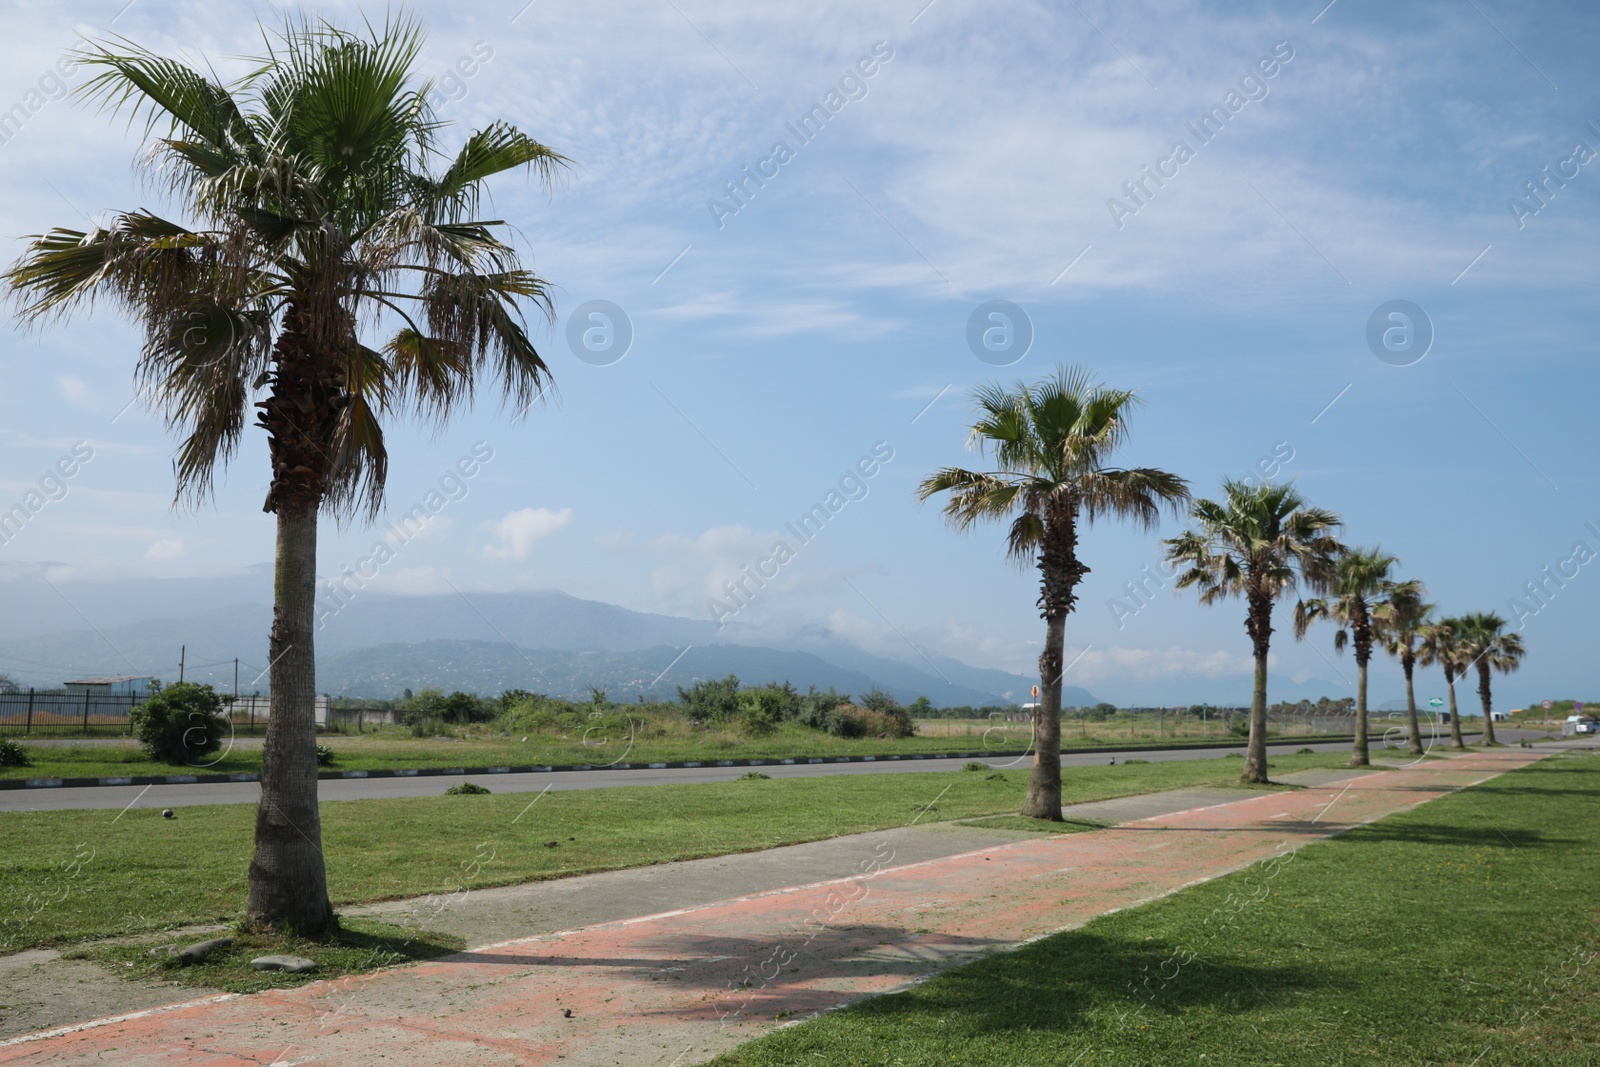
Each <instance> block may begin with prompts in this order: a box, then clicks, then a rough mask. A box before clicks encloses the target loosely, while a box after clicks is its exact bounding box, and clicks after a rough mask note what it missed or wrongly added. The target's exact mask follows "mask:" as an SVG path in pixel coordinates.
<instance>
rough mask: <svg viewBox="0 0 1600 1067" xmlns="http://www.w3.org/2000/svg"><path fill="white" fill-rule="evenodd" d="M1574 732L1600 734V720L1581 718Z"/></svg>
mask: <svg viewBox="0 0 1600 1067" xmlns="http://www.w3.org/2000/svg"><path fill="white" fill-rule="evenodd" d="M1573 732H1575V733H1580V734H1600V720H1596V719H1579V720H1578V722H1577V724H1576V725H1575V727H1574V731H1573Z"/></svg>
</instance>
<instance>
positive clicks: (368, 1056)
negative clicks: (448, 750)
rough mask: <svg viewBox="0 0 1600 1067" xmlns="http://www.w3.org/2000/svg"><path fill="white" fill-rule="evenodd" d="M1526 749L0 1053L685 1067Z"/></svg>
mask: <svg viewBox="0 0 1600 1067" xmlns="http://www.w3.org/2000/svg"><path fill="white" fill-rule="evenodd" d="M1537 758H1539V757H1538V756H1537V755H1536V754H1533V753H1529V752H1524V751H1520V750H1511V751H1494V752H1485V753H1472V754H1469V755H1465V756H1461V757H1458V758H1455V759H1451V760H1448V761H1428V762H1426V763H1422V764H1419V765H1418V766H1416V767H1413V768H1408V769H1402V770H1392V771H1385V772H1382V773H1378V774H1373V775H1369V776H1366V777H1362V778H1357V779H1353V780H1351V781H1349V782H1348V783H1344V784H1340V785H1335V786H1330V787H1323V788H1315V789H1305V790H1300V791H1298V792H1293V793H1265V794H1258V795H1254V796H1250V797H1248V798H1246V799H1242V800H1237V801H1232V802H1229V803H1226V804H1221V805H1218V806H1216V807H1209V808H1200V809H1196V810H1193V811H1189V812H1180V813H1178V814H1175V815H1165V816H1158V817H1156V818H1152V819H1146V820H1141V821H1139V822H1135V823H1129V824H1127V825H1124V826H1121V827H1117V828H1114V829H1110V830H1104V831H1098V832H1094V833H1085V834H1068V835H1059V836H1058V835H1039V836H1038V837H1036V838H1030V839H1027V840H1020V841H1017V842H1014V843H1010V844H1005V845H1000V846H997V847H994V848H988V849H984V850H982V851H980V852H974V853H968V854H965V855H959V856H951V857H948V858H945V859H940V860H934V861H930V862H927V863H922V864H917V865H913V866H904V867H898V868H897V867H892V866H889V864H891V863H892V861H893V860H892V849H889V848H888V846H887V845H885V844H881V843H880V844H878V845H876V846H873V845H872V844H871V838H870V837H869V838H867V839H865V840H864V842H863V847H862V857H861V864H860V866H859V868H858V869H859V870H860V871H861V874H860V876H858V877H856V878H853V879H848V880H844V881H839V882H831V883H822V884H818V885H811V886H800V887H796V888H793V889H785V890H780V891H778V892H773V893H766V894H761V895H758V896H753V897H740V898H737V899H732V900H727V901H723V902H721V903H717V904H711V905H707V906H705V907H698V908H693V909H688V910H685V911H680V912H668V913H665V914H661V915H651V916H644V917H641V918H637V919H630V920H627V921H625V922H620V923H610V924H606V925H602V926H595V927H588V928H585V929H581V930H571V931H566V932H564V933H559V934H553V935H549V936H541V937H534V938H528V939H524V940H518V941H512V942H507V943H504V944H499V945H489V946H486V947H484V948H480V949H477V950H473V951H469V952H464V953H461V954H458V955H456V956H451V957H448V958H445V959H441V960H436V961H433V962H429V963H424V964H418V965H415V966H410V967H404V968H399V969H396V970H391V971H385V972H381V973H378V974H375V975H364V976H358V977H351V978H346V979H340V980H337V981H328V982H317V983H314V984H312V985H308V986H304V987H301V988H298V989H294V990H286V991H275V992H269V993H260V994H255V995H252V996H224V997H213V998H208V999H206V1000H203V1001H198V1002H191V1003H188V1004H184V1005H177V1006H174V1007H171V1008H166V1009H157V1010H155V1011H153V1012H146V1013H140V1014H139V1015H136V1016H132V1017H124V1018H121V1019H116V1020H109V1021H101V1022H99V1023H88V1024H84V1025H82V1026H77V1027H71V1028H67V1029H65V1030H63V1031H54V1032H49V1033H46V1034H42V1035H31V1036H27V1037H22V1038H16V1039H13V1040H12V1041H9V1042H6V1043H4V1044H0V1065H5V1064H89V1063H96V1064H99V1063H105V1062H107V1061H108V1060H114V1061H115V1062H118V1063H121V1064H130V1065H162V1067H169V1065H174V1064H207V1065H219V1067H220V1065H234V1064H254V1065H260V1064H284V1065H287V1064H298V1063H327V1064H340V1065H343V1064H372V1063H380V1062H382V1063H388V1064H426V1065H431V1064H449V1065H452V1067H457V1065H461V1067H465V1065H477V1064H530V1065H532V1064H553V1063H555V1062H557V1060H558V1058H560V1059H561V1062H563V1063H565V1064H573V1065H590V1064H595V1065H598V1064H627V1065H630V1067H632V1065H639V1064H661V1065H663V1067H666V1065H678V1067H682V1065H685V1064H689V1063H697V1062H702V1061H704V1060H706V1059H709V1058H711V1056H712V1055H714V1054H715V1053H717V1052H721V1051H724V1050H726V1049H728V1048H730V1047H732V1046H733V1045H736V1044H738V1043H740V1042H742V1041H745V1040H748V1039H750V1038H753V1037H756V1036H759V1035H760V1034H762V1033H765V1032H767V1031H768V1030H770V1029H771V1028H772V1027H773V1026H775V1025H777V1024H776V1023H775V1021H774V1020H775V1018H777V1017H780V1016H781V1017H783V1018H788V1017H790V1015H794V1016H804V1015H806V1014H809V1013H811V1012H815V1011H819V1010H822V1009H826V1008H830V1007H833V1006H835V1005H838V1004H841V1003H845V1002H848V1001H851V1000H855V999H858V998H860V997H862V996H866V995H869V994H873V993H881V992H884V991H887V990H890V989H894V988H896V987H899V986H903V985H905V984H906V983H908V982H911V981H914V980H918V979H921V978H924V977H926V976H928V975H930V974H932V973H934V972H935V971H938V970H940V969H942V968H944V967H948V966H951V965H952V964H954V963H958V962H961V961H962V960H963V959H967V958H971V957H972V956H974V955H976V954H981V953H983V952H986V951H991V950H993V949H995V948H999V947H1003V946H1007V945H1013V944H1015V943H1017V942H1019V941H1023V940H1026V939H1028V938H1033V937H1037V936H1039V935H1042V934H1045V933H1048V932H1051V931H1055V930H1060V929H1063V928H1066V927H1070V926H1075V925H1078V924H1081V923H1083V922H1086V921H1088V920H1089V919H1091V918H1093V917H1094V916H1096V915H1101V914H1104V913H1106V912H1108V911H1111V910H1113V909H1116V908H1121V907H1126V906H1128V905H1130V904H1135V903H1139V902H1141V901H1146V900H1149V899H1152V898H1154V897H1157V896H1161V895H1163V894H1166V893H1169V892H1172V891H1174V890H1177V889H1180V888H1182V887H1184V886H1186V885H1190V884H1192V883H1194V882H1197V881H1203V880H1206V879H1209V878H1214V877H1216V876H1218V875H1220V874H1223V873H1226V872H1228V871H1231V870H1235V869H1237V868H1239V867H1242V866H1245V865H1248V864H1250V863H1253V862H1255V861H1257V860H1261V859H1264V858H1267V857H1270V856H1272V855H1274V854H1275V853H1277V854H1280V855H1281V854H1282V853H1283V852H1285V851H1287V850H1288V849H1290V848H1294V847H1297V846H1298V845H1300V844H1302V843H1306V842H1308V841H1313V840H1317V839H1318V838H1321V837H1323V836H1327V835H1331V834H1334V833H1338V832H1340V831H1342V830H1346V829H1349V828H1350V827H1352V826H1355V825H1358V824H1360V823H1363V822H1370V821H1372V820H1373V819H1376V818H1381V817H1382V816H1384V815H1388V814H1391V813H1393V812H1396V811H1401V810H1404V809H1406V808H1410V807H1413V806H1415V805H1417V804H1419V803H1422V802H1424V801H1426V800H1431V799H1433V798H1434V797H1437V796H1440V795H1442V794H1443V793H1446V792H1449V791H1451V790H1453V789H1456V788H1459V787H1461V786H1465V785H1468V784H1471V783H1474V782H1477V781H1482V780H1484V779H1486V778H1489V777H1493V776H1494V775H1496V774H1499V773H1501V772H1504V771H1507V770H1511V769H1514V768H1516V767H1520V766H1523V765H1525V764H1527V763H1530V762H1532V761H1533V760H1535V759H1537ZM567 1009H570V1010H571V1012H572V1015H571V1017H570V1018H569V1017H567V1016H566V1015H565V1014H564V1010H567ZM113 1050H114V1051H113Z"/></svg>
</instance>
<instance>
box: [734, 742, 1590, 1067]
mask: <svg viewBox="0 0 1600 1067" xmlns="http://www.w3.org/2000/svg"><path fill="white" fill-rule="evenodd" d="M1597 801H1600V756H1595V755H1583V754H1577V753H1574V754H1571V755H1564V756H1560V757H1556V758H1552V759H1548V760H1545V761H1543V762H1541V763H1538V764H1535V765H1533V766H1531V767H1528V768H1526V769H1524V770H1520V771H1515V772H1512V773H1510V774H1507V775H1504V776H1502V777H1499V778H1496V779H1494V780H1493V781H1490V782H1488V783H1485V784H1483V785H1480V786H1476V787H1474V788H1472V789H1469V790H1465V791H1463V792H1460V793H1456V794H1453V795H1450V796H1447V797H1444V798H1443V799H1440V800H1437V801H1434V802H1433V803H1430V804H1426V805H1424V806H1422V807H1421V808H1418V809H1416V810H1415V811H1412V812H1408V813H1405V814H1401V815H1396V816H1392V817H1390V818H1388V819H1385V820H1383V821H1382V822H1379V823H1377V824H1374V825H1372V826H1368V827H1364V828H1361V829H1357V830H1355V831H1353V832H1351V833H1348V834H1346V835H1344V836H1341V837H1338V838H1335V839H1333V840H1330V841H1326V842H1320V843H1314V844H1311V845H1308V846H1306V847H1305V848H1303V849H1302V850H1300V851H1299V852H1298V853H1296V854H1294V856H1293V858H1292V859H1289V860H1286V861H1283V862H1281V863H1280V864H1279V865H1277V866H1276V867H1275V868H1271V869H1268V868H1265V867H1263V866H1261V865H1258V866H1256V867H1254V868H1252V869H1251V870H1249V871H1244V872H1240V873H1238V874H1235V875H1232V876H1229V877H1227V878H1223V879H1219V880H1217V881H1215V882H1211V883H1208V884H1206V885H1203V886H1197V887H1195V888H1193V889H1189V890H1186V891H1184V892H1183V893H1180V894H1177V895H1175V896H1172V897H1168V898H1165V899H1163V900H1160V901H1156V902H1154V903H1151V904H1147V905H1145V906H1143V907H1140V908H1136V909H1133V910H1131V911H1125V912H1119V913H1117V914H1114V915H1110V916H1106V917H1105V918H1102V919H1098V920H1095V921H1094V922H1092V923H1090V924H1089V925H1087V926H1085V927H1083V928H1082V929H1079V930H1076V931H1072V932H1070V933H1065V934H1059V935H1056V936H1054V937H1050V938H1046V939H1044V940H1042V941H1039V942H1036V943H1034V944H1031V945H1028V946H1026V947H1024V948H1022V949H1020V950H1018V951H1015V952H1011V953H1003V954H999V955H996V956H994V957H991V958H990V959H987V960H984V961H980V962H978V963H975V964H972V965H969V966H966V967H962V968H959V969H957V970H953V971H951V972H948V973H947V974H945V975H943V976H942V977H939V978H937V979H934V980H933V981H930V982H928V983H926V984H924V985H921V986H918V987H916V988H914V989H912V990H910V991H907V992H904V993H899V994H895V995H892V996H885V997H880V998H878V999H875V1000H871V1001H866V1002H864V1003H862V1004H860V1005H858V1006H856V1007H854V1008H851V1009H848V1010H845V1011H840V1012H836V1013H832V1014H829V1015H825V1016H822V1017H820V1018H818V1019H815V1020H812V1021H808V1022H805V1023H803V1024H801V1025H799V1026H795V1027H792V1028H789V1029H786V1030H782V1031H779V1032H778V1033H776V1034H774V1035H772V1036H770V1037H768V1038H765V1039H762V1040H760V1041H756V1042H753V1043H751V1044H749V1045H746V1046H743V1047H742V1048H740V1049H738V1050H736V1051H734V1052H732V1053H730V1054H728V1055H725V1056H723V1057H722V1058H720V1059H718V1060H717V1061H715V1062H716V1064H718V1065H720V1067H776V1065H779V1064H814V1063H830V1064H832V1063H849V1064H862V1065H875V1064H885V1065H887V1064H895V1065H904V1067H914V1065H919V1064H926V1065H934V1064H938V1065H940V1067H949V1065H955V1064H972V1065H995V1067H1031V1065H1040V1067H1043V1065H1050V1067H1108V1065H1127V1067H1135V1065H1137V1067H1155V1065H1186V1067H1221V1065H1228V1067H1235V1065H1238V1067H1252V1065H1262V1067H1265V1065H1276V1067H1313V1065H1314V1067H1327V1065H1354V1064H1372V1065H1383V1067H1393V1065H1419V1067H1420V1065H1438V1067H1444V1065H1459V1067H1499V1065H1524V1064H1525V1065H1529V1067H1532V1065H1539V1067H1551V1065H1557V1067H1564V1065H1570V1067H1578V1065H1589V1067H1592V1065H1594V1064H1596V1063H1600V1015H1597V1013H1596V1010H1595V1006H1596V1005H1597V1004H1600V958H1597V954H1600V896H1597V895H1596V892H1595V889H1596V887H1597V886H1600V820H1597V819H1596V817H1595V816H1596V812H1597V811H1600V803H1597ZM1263 894H1264V895H1263Z"/></svg>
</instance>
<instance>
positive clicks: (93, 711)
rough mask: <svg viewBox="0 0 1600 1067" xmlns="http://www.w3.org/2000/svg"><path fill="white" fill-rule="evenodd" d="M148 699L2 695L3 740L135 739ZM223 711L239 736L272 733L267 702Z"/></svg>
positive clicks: (322, 705) (38, 692)
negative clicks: (137, 715)
mask: <svg viewBox="0 0 1600 1067" xmlns="http://www.w3.org/2000/svg"><path fill="white" fill-rule="evenodd" d="M144 699H145V698H143V697H140V696H136V695H134V694H132V693H73V692H68V691H67V690H65V689H26V690H18V691H16V692H10V693H3V692H0V737H3V736H10V735H20V736H32V737H71V736H78V737H84V736H96V735H98V736H102V737H116V736H122V737H127V736H129V735H131V734H132V733H133V721H132V719H131V718H130V717H129V714H128V713H129V712H131V711H132V710H133V709H134V708H136V707H138V706H139V705H140V704H142V703H144ZM222 710H223V714H224V715H226V716H227V717H228V720H229V721H230V722H231V723H232V724H233V726H234V729H235V731H236V732H238V733H244V734H249V733H257V732H260V731H261V730H264V729H265V728H266V725H267V718H268V715H269V713H270V711H271V707H270V703H269V701H268V698H266V697H264V696H241V697H239V698H238V701H237V703H235V702H234V698H233V697H231V696H225V697H223V698H222ZM316 721H317V725H318V726H326V725H327V723H328V698H327V696H326V695H319V696H318V697H317V701H316ZM369 721H371V720H369Z"/></svg>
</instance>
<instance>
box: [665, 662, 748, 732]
mask: <svg viewBox="0 0 1600 1067" xmlns="http://www.w3.org/2000/svg"><path fill="white" fill-rule="evenodd" d="M678 701H679V703H681V704H682V705H683V707H684V710H685V711H687V712H688V713H689V717H690V718H693V719H699V720H700V721H701V722H706V723H710V724H711V725H713V726H721V725H723V724H724V723H726V722H727V721H728V720H730V719H732V718H733V717H734V716H735V715H738V714H739V676H738V675H737V674H730V675H728V676H727V677H726V678H712V679H705V680H702V681H698V682H695V683H694V684H693V685H692V686H690V687H689V688H688V689H685V688H683V686H681V685H680V686H679V687H678Z"/></svg>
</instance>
